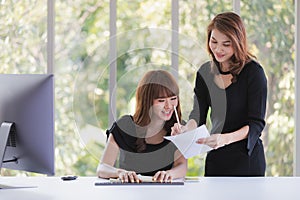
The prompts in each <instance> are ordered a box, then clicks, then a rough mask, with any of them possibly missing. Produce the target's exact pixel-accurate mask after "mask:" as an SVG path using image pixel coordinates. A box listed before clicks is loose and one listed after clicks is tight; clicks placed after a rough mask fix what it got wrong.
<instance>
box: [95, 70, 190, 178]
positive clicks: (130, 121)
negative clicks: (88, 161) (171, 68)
mask: <svg viewBox="0 0 300 200" xmlns="http://www.w3.org/2000/svg"><path fill="white" fill-rule="evenodd" d="M174 108H176V110H177V112H178V116H179V120H180V119H181V110H180V101H179V88H178V85H177V82H176V80H175V78H174V77H173V76H172V75H171V74H170V73H169V72H167V71H164V70H153V71H149V72H147V73H146V74H145V75H144V76H143V77H142V79H141V80H140V82H139V84H138V88H137V91H136V110H135V113H134V115H133V116H131V115H125V116H122V117H121V118H120V119H119V120H117V121H116V122H115V123H114V124H113V125H112V127H111V129H110V130H108V131H107V136H108V140H107V144H106V147H105V150H104V153H103V156H102V159H101V161H100V163H99V165H98V168H97V175H98V177H100V178H119V179H120V180H121V181H123V182H140V181H141V180H140V179H139V177H138V174H141V175H145V176H153V181H159V182H169V181H171V180H172V179H176V178H183V177H184V176H185V174H186V171H187V160H186V159H185V158H184V157H183V156H182V155H181V153H180V152H179V150H178V149H177V148H176V147H175V145H174V144H173V143H171V142H170V141H168V140H166V139H164V136H169V135H170V133H171V127H172V126H173V125H174V123H176V115H175V113H174ZM118 156H119V157H118ZM117 160H118V168H117V167H115V165H116V161H117Z"/></svg>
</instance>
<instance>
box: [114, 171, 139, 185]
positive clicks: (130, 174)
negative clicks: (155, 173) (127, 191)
mask: <svg viewBox="0 0 300 200" xmlns="http://www.w3.org/2000/svg"><path fill="white" fill-rule="evenodd" d="M119 179H120V180H121V181H122V182H126V183H128V182H131V183H134V182H137V183H139V182H141V180H140V179H139V178H138V176H137V174H136V173H135V172H134V171H122V172H120V173H119Z"/></svg>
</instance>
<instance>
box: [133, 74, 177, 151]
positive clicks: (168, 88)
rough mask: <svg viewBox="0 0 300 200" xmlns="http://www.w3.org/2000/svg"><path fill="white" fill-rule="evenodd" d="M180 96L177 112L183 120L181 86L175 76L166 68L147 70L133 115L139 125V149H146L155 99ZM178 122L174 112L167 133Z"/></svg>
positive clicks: (139, 85) (139, 87) (167, 125)
mask: <svg viewBox="0 0 300 200" xmlns="http://www.w3.org/2000/svg"><path fill="white" fill-rule="evenodd" d="M171 96H177V97H178V106H177V108H176V109H177V112H178V117H179V120H181V109H180V101H179V87H178V84H177V82H176V80H175V78H174V77H173V76H172V75H171V74H170V73H169V72H167V71H165V70H153V71H149V72H147V73H146V74H145V75H144V76H143V77H142V79H141V80H140V82H139V84H138V87H137V90H136V109H135V113H134V115H133V121H134V122H135V124H136V125H138V126H139V127H140V128H138V129H140V130H144V131H138V139H137V142H136V144H137V151H138V152H142V151H143V150H145V147H146V142H145V134H146V132H145V129H144V128H143V127H146V126H147V125H148V124H150V121H151V118H150V115H149V111H150V109H151V107H152V106H153V101H154V99H157V98H164V97H171ZM175 122H176V116H175V114H174V113H173V115H172V117H171V119H170V120H168V121H166V123H165V125H164V129H165V130H166V131H167V133H170V132H171V127H172V126H173V125H174V123H175Z"/></svg>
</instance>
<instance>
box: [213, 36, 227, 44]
mask: <svg viewBox="0 0 300 200" xmlns="http://www.w3.org/2000/svg"><path fill="white" fill-rule="evenodd" d="M211 38H212V39H213V40H216V38H214V36H211ZM222 43H223V44H224V43H231V41H230V40H226V41H223V42H222Z"/></svg>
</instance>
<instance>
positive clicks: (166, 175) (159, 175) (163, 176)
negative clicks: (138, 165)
mask: <svg viewBox="0 0 300 200" xmlns="http://www.w3.org/2000/svg"><path fill="white" fill-rule="evenodd" d="M153 181H156V182H171V181H172V176H171V174H170V172H169V171H158V172H156V174H155V175H154V176H153Z"/></svg>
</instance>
